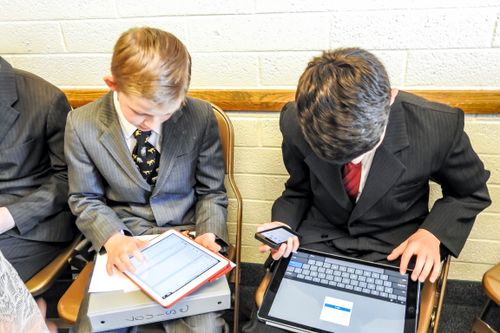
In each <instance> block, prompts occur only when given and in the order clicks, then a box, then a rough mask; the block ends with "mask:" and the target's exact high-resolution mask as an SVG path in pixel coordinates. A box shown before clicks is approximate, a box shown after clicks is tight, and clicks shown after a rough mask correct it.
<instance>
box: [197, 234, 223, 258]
mask: <svg viewBox="0 0 500 333" xmlns="http://www.w3.org/2000/svg"><path fill="white" fill-rule="evenodd" d="M215 239H216V237H215V234H214V233H211V232H207V233H204V234H203V235H200V236H198V237H196V238H195V239H194V241H195V242H196V243H198V244H200V245H201V246H204V247H206V248H207V249H209V250H210V251H212V252H215V253H218V252H219V251H220V250H221V249H222V248H221V246H220V245H219V244H217V243H216V242H215Z"/></svg>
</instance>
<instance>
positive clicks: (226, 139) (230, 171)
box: [212, 104, 243, 333]
mask: <svg viewBox="0 0 500 333" xmlns="http://www.w3.org/2000/svg"><path fill="white" fill-rule="evenodd" d="M212 110H213V112H214V114H215V118H216V119H217V124H218V126H219V135H220V141H221V144H222V150H223V154H224V164H225V168H226V176H227V184H229V187H230V188H231V191H232V193H233V195H234V199H235V201H236V239H235V246H234V252H235V253H232V254H231V253H229V257H230V258H231V259H232V260H234V261H235V264H236V267H235V269H234V272H233V279H234V303H233V304H234V306H233V308H234V317H233V320H234V325H233V331H234V333H237V332H239V311H240V309H239V302H240V262H241V232H242V230H241V224H242V209H243V199H242V197H241V194H240V191H239V189H238V187H237V186H236V182H235V180H234V130H233V125H232V124H231V120H230V119H229V117H228V116H227V115H226V113H225V112H224V111H222V109H221V108H219V107H218V106H216V105H214V104H212ZM232 257H234V259H233V258H232Z"/></svg>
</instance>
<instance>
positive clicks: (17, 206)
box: [0, 57, 73, 246]
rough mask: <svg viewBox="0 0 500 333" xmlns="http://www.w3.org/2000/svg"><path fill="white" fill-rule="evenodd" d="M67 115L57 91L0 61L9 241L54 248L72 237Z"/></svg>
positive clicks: (1, 200) (2, 182)
mask: <svg viewBox="0 0 500 333" xmlns="http://www.w3.org/2000/svg"><path fill="white" fill-rule="evenodd" d="M69 110H70V106H69V104H68V102H67V100H66V97H65V96H64V94H63V93H62V92H61V91H60V90H59V89H57V88H56V87H55V86H53V85H51V84H50V83H48V82H47V81H44V80H43V79H41V78H39V77H37V76H35V75H33V74H31V73H27V72H24V71H20V70H17V69H13V68H12V67H11V66H10V65H9V64H8V63H7V62H6V61H5V60H4V59H3V58H1V57H0V117H1V121H0V170H1V171H0V207H7V209H8V210H9V212H10V214H11V215H12V217H13V218H14V221H15V223H16V227H15V228H14V229H11V230H9V231H7V233H6V234H7V235H9V236H11V237H16V238H23V239H27V240H35V241H54V242H63V241H69V240H71V239H72V237H73V224H72V220H73V217H72V215H71V213H70V211H69V209H68V207H67V203H66V200H67V191H68V184H67V167H66V161H65V158H64V153H63V135H64V126H65V120H66V116H67V114H68V112H69ZM42 222H43V223H42ZM0 246H1V244H0Z"/></svg>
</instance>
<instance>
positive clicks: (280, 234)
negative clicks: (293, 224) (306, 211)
mask: <svg viewBox="0 0 500 333" xmlns="http://www.w3.org/2000/svg"><path fill="white" fill-rule="evenodd" d="M260 234H261V235H262V236H263V237H265V238H267V239H269V240H270V241H271V242H273V243H276V244H281V243H283V242H286V241H287V240H288V238H290V237H292V236H295V234H293V233H291V232H290V231H288V228H277V229H272V230H265V231H262V232H261V233H260Z"/></svg>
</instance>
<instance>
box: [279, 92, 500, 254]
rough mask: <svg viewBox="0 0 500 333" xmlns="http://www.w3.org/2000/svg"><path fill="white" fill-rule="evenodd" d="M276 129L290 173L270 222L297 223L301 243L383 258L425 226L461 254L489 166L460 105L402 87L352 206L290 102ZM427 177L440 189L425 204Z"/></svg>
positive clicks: (336, 170)
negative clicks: (466, 126) (472, 138)
mask: <svg viewBox="0 0 500 333" xmlns="http://www.w3.org/2000/svg"><path fill="white" fill-rule="evenodd" d="M280 128H281V131H282V133H283V146H282V147H283V158H284V161H285V165H286V167H287V170H288V171H289V173H290V177H289V179H288V181H287V183H286V188H285V191H284V192H283V194H282V196H281V197H280V198H278V199H277V200H276V202H275V203H274V205H273V212H272V220H273V221H283V222H285V223H287V224H289V225H290V226H292V228H297V230H298V232H300V233H301V234H302V236H303V237H302V241H301V244H308V243H309V244H311V243H318V242H326V241H332V243H334V244H335V246H336V248H337V250H338V251H340V252H342V251H344V252H345V253H346V254H352V253H370V254H375V255H376V256H372V257H371V258H372V260H384V259H385V257H386V256H387V254H389V253H390V252H391V251H392V249H393V248H394V247H395V246H397V245H398V244H400V243H401V242H403V241H404V240H405V239H407V238H408V237H409V236H410V235H411V234H413V233H414V232H415V231H416V230H417V229H418V228H425V229H426V230H428V231H430V232H431V233H433V234H434V235H435V236H436V237H437V238H438V239H439V240H440V241H441V243H442V245H443V246H444V247H445V248H446V249H447V250H448V251H449V252H450V253H452V254H453V255H455V256H458V254H459V253H460V251H461V250H462V248H463V246H464V243H465V240H466V239H467V237H468V235H469V233H470V230H471V228H472V226H473V224H474V221H475V218H476V215H477V214H478V213H479V212H481V211H482V210H483V209H484V208H486V207H487V206H488V205H489V204H490V203H491V200H490V197H489V194H488V189H487V186H486V181H487V180H488V178H489V171H487V170H485V169H484V165H483V163H482V162H481V160H480V159H479V157H478V156H477V154H476V153H475V152H474V149H473V148H472V147H471V144H470V141H469V139H468V137H467V134H466V133H465V132H464V115H463V112H462V111H461V110H459V109H455V108H451V107H449V106H446V105H443V104H439V103H433V102H429V101H427V100H425V99H422V98H420V97H417V96H415V95H412V94H409V93H406V92H403V91H400V92H399V94H398V96H397V98H396V100H395V102H394V104H393V105H392V106H391V111H390V116H389V123H388V126H387V130H386V135H385V137H384V140H383V142H382V144H381V145H380V146H379V147H378V149H377V151H376V153H375V156H374V158H373V162H372V165H371V168H370V171H369V174H368V177H367V179H366V183H365V186H364V189H363V191H362V193H361V195H360V196H359V198H358V201H357V203H356V205H355V206H354V207H353V204H352V202H351V201H350V200H349V198H348V196H347V194H346V192H345V191H344V189H343V184H342V175H341V166H339V165H333V164H330V163H328V162H326V161H323V160H321V159H320V158H319V157H317V156H316V155H315V154H314V153H313V152H312V150H311V148H310V147H309V145H308V144H307V143H306V142H305V140H304V137H303V135H302V132H301V130H300V126H299V122H298V118H297V109H296V105H295V104H293V103H289V104H287V105H286V106H285V107H284V109H283V111H282V112H281V117H280ZM429 181H434V182H436V183H438V184H439V185H440V186H441V188H442V191H443V198H442V199H440V200H438V201H436V202H435V203H434V205H433V206H432V208H431V209H430V210H429V202H428V201H429Z"/></svg>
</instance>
